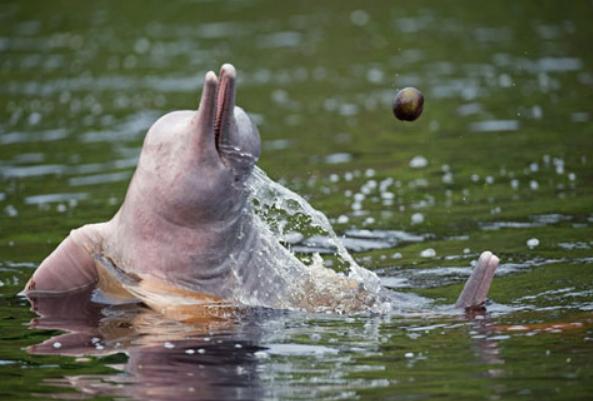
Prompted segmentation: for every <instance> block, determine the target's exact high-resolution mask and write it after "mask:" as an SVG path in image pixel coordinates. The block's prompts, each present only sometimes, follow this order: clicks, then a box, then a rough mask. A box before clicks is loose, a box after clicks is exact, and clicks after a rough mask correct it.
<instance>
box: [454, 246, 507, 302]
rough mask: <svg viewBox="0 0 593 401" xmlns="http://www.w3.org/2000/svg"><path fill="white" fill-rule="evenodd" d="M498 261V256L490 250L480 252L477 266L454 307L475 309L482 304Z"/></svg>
mask: <svg viewBox="0 0 593 401" xmlns="http://www.w3.org/2000/svg"><path fill="white" fill-rule="evenodd" d="M498 262H499V259H498V257H497V256H496V255H494V254H493V253H492V252H490V251H486V252H482V254H481V255H480V259H479V260H478V264H477V266H476V267H475V268H474V270H473V271H472V274H471V276H470V277H469V279H468V280H467V281H466V283H465V286H464V287H463V291H461V294H459V298H457V302H456V303H455V307H456V308H464V309H476V308H481V307H482V306H483V305H484V302H486V298H487V296H488V291H489V290H490V285H491V284H492V279H493V278H494V273H495V272H496V268H497V267H498Z"/></svg>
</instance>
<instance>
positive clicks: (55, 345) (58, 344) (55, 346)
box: [52, 341, 62, 349]
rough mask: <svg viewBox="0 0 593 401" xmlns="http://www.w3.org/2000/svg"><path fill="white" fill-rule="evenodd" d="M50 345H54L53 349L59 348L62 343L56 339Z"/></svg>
mask: <svg viewBox="0 0 593 401" xmlns="http://www.w3.org/2000/svg"><path fill="white" fill-rule="evenodd" d="M52 347H54V348H55V349H60V348H62V343H60V342H58V341H56V342H54V343H53V344H52Z"/></svg>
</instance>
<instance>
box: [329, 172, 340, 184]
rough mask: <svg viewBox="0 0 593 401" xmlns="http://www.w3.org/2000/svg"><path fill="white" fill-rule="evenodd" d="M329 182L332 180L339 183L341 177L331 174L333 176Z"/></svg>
mask: <svg viewBox="0 0 593 401" xmlns="http://www.w3.org/2000/svg"><path fill="white" fill-rule="evenodd" d="M329 180H330V181H331V182H338V181H340V176H339V175H337V174H331V175H330V176H329Z"/></svg>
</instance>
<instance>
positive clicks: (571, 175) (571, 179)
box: [568, 173, 577, 181]
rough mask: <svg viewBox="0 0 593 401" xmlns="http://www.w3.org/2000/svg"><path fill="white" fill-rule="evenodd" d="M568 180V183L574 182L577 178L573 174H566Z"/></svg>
mask: <svg viewBox="0 0 593 401" xmlns="http://www.w3.org/2000/svg"><path fill="white" fill-rule="evenodd" d="M568 179H569V180H570V181H574V180H576V179H577V176H576V174H575V173H568Z"/></svg>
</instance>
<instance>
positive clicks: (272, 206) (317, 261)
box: [247, 167, 381, 293]
mask: <svg viewBox="0 0 593 401" xmlns="http://www.w3.org/2000/svg"><path fill="white" fill-rule="evenodd" d="M247 185H248V187H249V189H250V191H251V201H252V204H253V205H254V209H255V212H256V214H257V215H258V216H259V217H260V218H262V220H263V221H264V222H265V223H266V225H267V227H268V229H269V230H270V232H271V233H272V234H273V235H274V236H276V237H277V238H281V239H282V238H286V237H287V236H288V235H289V234H294V233H295V230H298V231H297V233H298V234H301V235H303V236H306V235H308V234H310V233H315V234H321V235H323V236H324V237H325V239H326V241H327V242H328V244H329V245H331V246H332V247H333V248H334V249H335V256H336V257H337V259H338V261H339V262H340V264H342V265H346V266H347V268H348V269H349V271H348V273H349V274H348V276H349V277H350V278H352V279H355V280H356V281H358V282H360V283H362V284H363V285H364V287H365V288H366V289H367V291H369V292H372V293H378V292H379V291H380V290H381V283H380V280H379V277H378V276H377V275H376V274H375V273H373V272H372V271H369V270H367V269H365V268H363V267H361V266H359V265H358V263H356V261H355V260H354V258H353V257H352V255H350V253H349V252H348V250H346V248H345V247H344V244H343V243H342V241H341V240H340V238H339V237H338V236H337V234H336V233H335V231H334V229H333V227H332V226H331V223H330V222H329V220H328V219H327V217H326V216H325V215H324V214H323V213H322V212H320V211H319V210H317V209H315V208H313V207H312V206H311V205H310V204H309V202H307V201H306V200H305V199H303V198H302V197H301V196H300V195H298V194H296V193H295V192H293V191H291V190H290V189H288V188H286V187H284V186H282V185H280V184H278V183H277V182H275V181H273V180H271V179H270V178H269V177H268V176H267V174H266V173H265V172H264V171H263V170H261V169H260V168H258V167H255V169H254V171H253V174H252V175H251V177H250V180H249V182H248V183H247ZM313 264H314V265H323V258H322V257H321V256H320V255H319V254H315V256H314V258H313Z"/></svg>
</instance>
